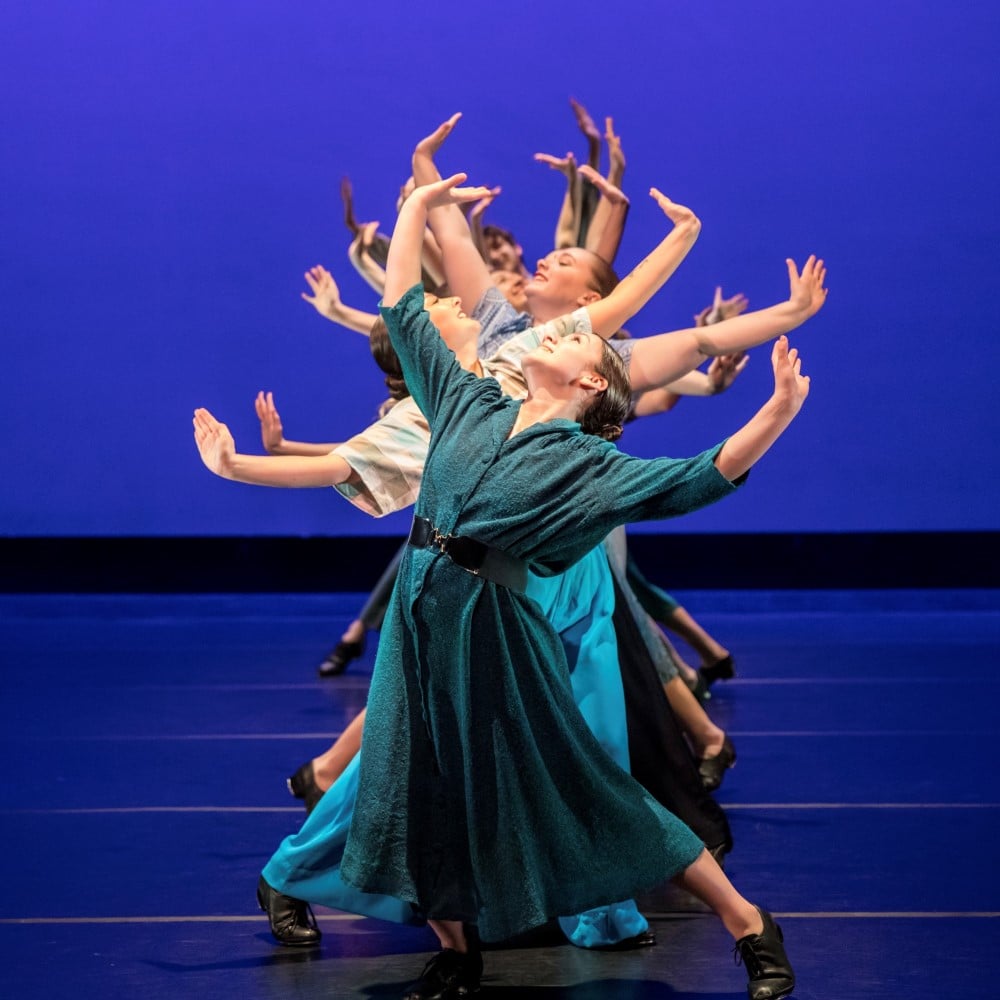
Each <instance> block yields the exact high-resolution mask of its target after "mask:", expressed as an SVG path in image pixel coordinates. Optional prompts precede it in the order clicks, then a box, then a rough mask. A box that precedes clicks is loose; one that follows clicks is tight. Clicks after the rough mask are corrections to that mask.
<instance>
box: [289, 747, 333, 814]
mask: <svg viewBox="0 0 1000 1000" xmlns="http://www.w3.org/2000/svg"><path fill="white" fill-rule="evenodd" d="M286 784H287V785H288V790H289V791H290V792H291V793H292V795H294V796H295V797H296V798H297V799H302V801H303V802H304V803H305V807H306V815H307V816H308V815H309V813H311V812H312V811H313V809H315V808H316V803H317V802H319V800H320V799H321V798H323V794H324V793H323V789H322V788H320V787H319V785H317V784H316V774H315V772H314V771H313V762H312V761H311V760H307V761H306V762H305V763H304V764H303V765H302V766H301V767H300V768H299V769H298V770H297V771H296V772H295V774H293V775H292V776H291V777H290V778H289V779H288V780H287V781H286Z"/></svg>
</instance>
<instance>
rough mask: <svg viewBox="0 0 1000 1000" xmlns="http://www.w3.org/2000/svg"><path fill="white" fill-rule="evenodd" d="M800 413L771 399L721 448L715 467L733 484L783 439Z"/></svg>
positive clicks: (785, 404) (716, 457)
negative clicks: (782, 436)
mask: <svg viewBox="0 0 1000 1000" xmlns="http://www.w3.org/2000/svg"><path fill="white" fill-rule="evenodd" d="M796 413H797V410H796V409H795V408H794V407H792V406H790V405H788V404H787V403H783V402H780V401H778V400H776V399H775V397H773V396H772V398H771V399H769V400H768V401H767V402H766V403H765V404H764V405H763V406H762V407H761V408H760V409H759V410H758V411H757V413H756V414H755V415H754V416H753V417H752V418H751V419H750V420H749V421H748V422H747V423H746V424H744V425H743V426H742V427H741V428H740V429H739V430H738V431H737V432H736V433H735V434H734V435H733V436H732V437H730V438H729V439H728V440H727V441H726V443H725V444H724V445H723V446H722V448H721V449H720V451H719V454H718V455H716V456H715V467H716V468H717V469H718V470H719V472H721V473H722V475H724V476H725V477H726V479H728V480H729V481H730V482H734V481H735V480H737V479H739V478H740V476H742V475H744V474H746V473H747V472H749V471H750V469H751V468H752V467H753V466H754V465H755V464H756V463H757V462H758V461H759V460H760V458H761V457H762V456H763V455H764V454H765V452H767V450H768V449H769V448H770V447H771V445H773V444H774V442H775V441H777V440H778V438H779V437H781V435H782V433H783V432H784V431H785V428H787V427H788V425H789V424H790V423H791V422H792V420H793V419H794V418H795V414H796Z"/></svg>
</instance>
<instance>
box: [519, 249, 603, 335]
mask: <svg viewBox="0 0 1000 1000" xmlns="http://www.w3.org/2000/svg"><path fill="white" fill-rule="evenodd" d="M617 284H618V275H616V274H615V272H614V270H613V269H612V267H611V265H610V264H608V262H607V261H606V260H604V259H603V258H602V257H598V255H597V254H596V253H593V252H592V251H590V250H584V249H583V248H582V247H567V248H566V249H564V250H553V251H552V252H551V253H549V254H546V255H545V256H544V257H542V258H541V260H539V261H538V264H537V266H536V268H535V273H534V275H533V277H532V278H531V280H530V281H529V282H528V283H527V284H526V285H525V286H524V293H525V295H526V296H527V299H528V308H529V311H530V312H531V314H532V316H534V318H535V319H536V321H540V322H545V321H546V320H550V319H555V318H556V317H557V316H563V315H565V314H566V313H568V312H572V311H573V310H574V309H579V308H580V307H581V306H585V305H587V304H588V303H590V302H596V301H597V300H598V299H603V298H604V297H605V296H606V295H608V294H609V293H610V292H611V291H612V290H613V289H614V287H615V285H617Z"/></svg>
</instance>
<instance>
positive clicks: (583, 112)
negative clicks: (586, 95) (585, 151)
mask: <svg viewBox="0 0 1000 1000" xmlns="http://www.w3.org/2000/svg"><path fill="white" fill-rule="evenodd" d="M569 106H570V107H571V108H572V109H573V117H574V118H575V119H576V124H577V128H579V129H580V131H581V132H582V133H583V134H584V135H585V136H586V137H587V139H588V140H589V141H591V142H598V143H599V142H600V141H601V133H600V132H598V131H597V126H596V125H595V124H594V119H593V118H591V117H590V112H589V111H587V109H586V108H585V107H584V106H583V105H582V104H581V103H580V102H579V101H578V100H576V98H575V97H571V98H570V99H569Z"/></svg>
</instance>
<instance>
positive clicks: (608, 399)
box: [580, 342, 632, 441]
mask: <svg viewBox="0 0 1000 1000" xmlns="http://www.w3.org/2000/svg"><path fill="white" fill-rule="evenodd" d="M602 344H603V351H602V352H601V360H600V362H599V363H598V364H597V365H596V366H595V368H594V371H596V372H597V374H598V375H601V376H603V377H604V378H605V380H606V381H607V383H608V387H607V389H604V390H602V391H601V392H599V393H597V395H596V397H595V398H594V401H593V402H592V403H591V404H590V406H588V407H587V409H586V410H584V411H583V413H581V414H580V426H581V427H582V428H583V433H584V434H596V435H597V437H600V438H604V440H605V441H617V440H618V439H619V438H620V437H621V436H622V425H623V424H624V423H625V418H626V417H627V416H628V412H629V409H630V408H631V406H632V383H631V382H630V381H629V377H628V368H627V367H626V365H625V362H624V361H622V359H621V355H620V354H619V353H618V352H617V351H616V350H615V349H614V348H613V347H611V346H610V345H609V344H608V343H607V342H602Z"/></svg>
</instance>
